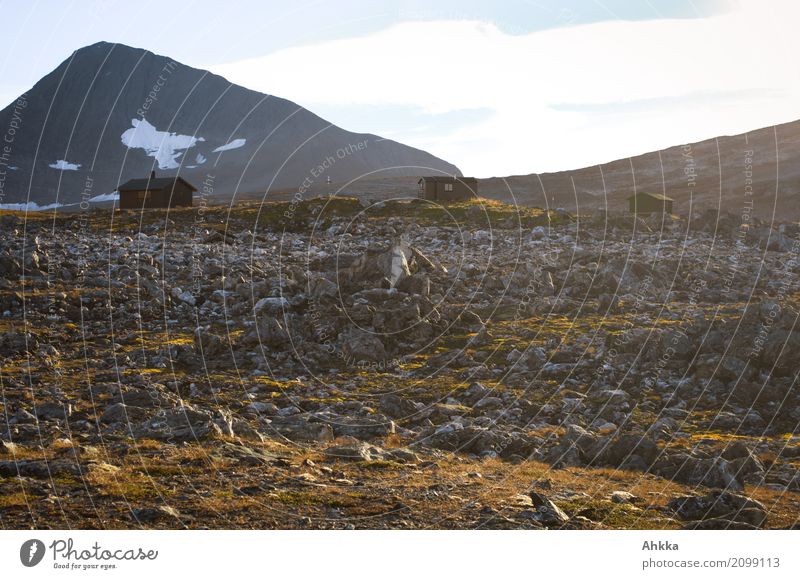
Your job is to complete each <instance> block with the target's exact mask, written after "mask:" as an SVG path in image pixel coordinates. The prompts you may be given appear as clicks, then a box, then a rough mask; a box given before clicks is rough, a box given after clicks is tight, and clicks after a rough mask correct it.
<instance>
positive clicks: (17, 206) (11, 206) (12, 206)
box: [0, 201, 64, 211]
mask: <svg viewBox="0 0 800 579" xmlns="http://www.w3.org/2000/svg"><path fill="white" fill-rule="evenodd" d="M59 207H64V205H62V204H61V203H50V204H49V205H39V204H38V203H36V201H29V202H28V203H0V209H7V210H8V211H46V210H48V209H58V208H59Z"/></svg>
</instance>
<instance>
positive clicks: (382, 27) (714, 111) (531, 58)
mask: <svg viewBox="0 0 800 579" xmlns="http://www.w3.org/2000/svg"><path fill="white" fill-rule="evenodd" d="M797 4H800V3H797V2H790V1H789V0H786V1H782V0H761V1H758V0H740V1H735V0H731V1H723V0H707V1H706V0H641V1H639V0H637V1H632V0H566V1H564V0H561V1H557V2H556V1H550V0H527V1H524V0H509V1H506V2H488V1H477V0H471V1H469V0H468V1H463V0H460V1H456V0H452V1H439V2H435V1H423V0H406V1H401V0H386V1H382V2H381V1H372V2H368V1H348V0H338V1H335V2H334V1H315V2H302V1H300V2H298V1H294V2H263V1H256V0H252V1H250V0H247V1H231V2H219V1H218V0H216V1H213V2H212V1H195V2H192V1H182V2H169V1H164V0H160V1H149V2H148V1H136V2H127V1H122V0H120V1H108V2H100V1H96V2H87V1H73V2H64V1H40V2H29V3H23V2H18V1H15V2H2V1H0V14H2V19H3V22H4V24H5V25H6V26H5V27H4V34H3V51H2V52H0V77H1V78H2V79H3V82H2V84H1V85H0V99H2V101H3V102H4V103H7V102H10V101H11V100H13V99H14V98H15V97H16V96H17V95H18V94H19V93H21V92H23V91H24V90H26V89H27V88H29V87H30V86H31V85H32V84H33V83H34V82H35V81H36V80H38V79H39V78H40V77H42V76H43V75H44V74H46V73H47V72H49V71H50V70H52V69H53V68H55V67H56V66H57V65H58V64H59V63H60V62H61V61H62V60H64V59H65V58H67V57H68V56H69V54H70V53H71V52H72V51H73V50H75V49H77V48H79V47H81V46H85V45H87V44H92V43H94V42H97V41H99V40H107V41H112V42H120V43H124V44H129V45H132V46H137V47H142V48H147V49H149V50H151V51H153V52H156V53H159V54H165V55H168V56H171V57H172V58H174V59H176V60H178V61H180V62H183V63H184V64H188V65H191V66H195V67H199V68H208V69H210V70H212V71H213V72H216V73H219V74H222V75H223V76H225V77H226V78H228V79H229V80H231V81H232V82H236V83H238V84H242V85H244V86H246V87H248V88H253V89H256V90H260V91H263V92H266V93H269V94H275V95H278V96H282V97H285V98H288V99H291V100H294V101H296V102H298V103H299V104H301V105H303V106H306V107H307V108H309V109H311V110H312V111H313V112H315V113H317V114H319V115H320V116H322V117H324V118H326V119H328V120H330V121H332V122H334V123H336V124H338V125H340V126H342V127H343V128H346V129H349V130H354V131H363V132H372V133H377V134H381V135H383V136H386V137H390V138H393V139H396V140H399V141H401V142H404V143H407V144H410V145H413V146H417V147H420V148H423V149H426V150H428V151H430V152H432V153H434V154H436V155H438V156H440V157H442V158H444V159H446V160H448V161H451V162H453V163H455V164H457V165H458V166H459V167H460V168H461V169H462V171H464V172H465V173H466V174H470V175H476V176H479V177H485V176H490V175H509V174H520V173H531V172H544V171H552V170H559V169H566V168H575V167H580V166H584V165H591V164H595V163H599V162H604V161H609V160H612V159H615V158H619V157H625V156H628V155H634V154H637V153H641V152H645V151H648V150H652V149H656V148H661V147H664V146H668V145H674V144H680V143H683V142H688V141H693V140H699V139H702V138H706V137H711V136H716V135H720V134H732V133H737V132H743V131H746V130H749V129H755V128H760V127H763V126H768V125H771V124H775V123H780V122H786V121H790V120H795V119H798V118H800V98H799V97H800V71H799V70H798V67H797V65H796V64H795V60H794V59H795V57H796V55H797V54H800V46H799V45H800V35H798V34H797V33H796V28H797V24H798V22H800V6H796V5H797Z"/></svg>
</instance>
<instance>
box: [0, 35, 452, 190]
mask: <svg viewBox="0 0 800 579" xmlns="http://www.w3.org/2000/svg"><path fill="white" fill-rule="evenodd" d="M321 90H332V89H331V88H330V87H325V88H323V87H321ZM6 128H7V129H8V130H7V131H6V133H5V134H6V135H7V136H9V135H10V138H11V140H12V142H11V143H10V144H8V147H9V148H10V150H9V149H5V150H4V149H3V148H2V146H0V173H2V172H3V171H5V174H4V175H2V174H0V177H4V178H5V180H4V181H3V180H0V192H2V195H0V202H3V203H13V202H28V201H33V202H36V203H38V204H39V205H45V204H49V203H54V202H59V203H63V204H66V203H76V202H79V201H81V200H85V199H88V198H92V197H97V196H103V195H108V194H109V193H111V192H112V191H113V190H114V189H115V188H116V187H117V185H118V184H120V183H123V182H125V181H127V180H128V179H131V178H136V177H145V176H147V175H149V174H150V172H151V171H152V170H155V171H156V173H157V174H158V176H165V177H166V176H173V175H177V174H178V173H180V175H181V176H182V177H184V178H185V179H187V180H188V181H189V182H191V183H193V184H194V185H195V186H196V187H198V189H201V190H204V191H201V192H203V193H204V194H225V195H231V194H234V193H237V192H240V191H241V192H253V191H262V192H263V191H266V190H268V189H275V188H284V189H285V188H298V189H301V188H302V189H307V188H308V187H307V185H309V184H318V183H324V182H325V181H327V179H328V177H330V179H331V181H332V182H335V183H341V182H347V181H349V180H351V179H355V178H358V177H361V176H364V175H382V176H387V177H401V176H412V175H429V174H442V173H446V174H459V175H460V174H461V173H460V171H459V170H458V168H457V167H455V166H454V165H452V164H450V163H447V162H445V161H443V160H441V159H439V158H437V157H434V156H433V155H431V154H429V153H426V152H425V151H421V150H419V149H415V148H412V147H409V146H406V145H403V144H400V143H397V142H395V141H392V140H389V139H383V138H381V137H378V136H376V135H371V134H358V133H352V132H348V131H346V130H344V129H341V128H339V127H337V126H335V125H333V124H331V123H329V122H328V121H325V120H324V119H322V118H320V117H318V116H317V115H315V114H314V113H312V112H310V111H308V110H306V109H304V108H303V107H301V106H299V105H297V104H295V103H293V102H291V101H288V100H286V99H282V98H280V97H276V96H272V95H265V94H262V93H259V92H255V91H252V90H248V89H246V88H243V87H241V86H238V85H234V84H231V83H230V82H228V81H227V80H225V79H224V78H222V77H220V76H217V75H214V74H211V73H209V72H207V71H204V70H198V69H195V68H191V67H189V66H185V65H183V64H180V63H178V62H175V61H173V60H172V59H170V58H168V57H165V56H158V55H155V54H153V53H151V52H148V51H146V50H142V49H138V48H131V47H129V46H125V45H121V44H111V43H107V42H100V43H98V44H93V45H91V46H88V47H85V48H82V49H80V50H77V51H76V52H75V53H73V54H72V56H70V58H68V59H67V60H65V61H64V62H63V63H61V65H59V66H58V68H56V69H55V70H54V71H53V72H51V73H50V74H48V75H47V76H45V77H44V78H42V79H41V80H40V81H39V82H37V83H36V85H35V86H34V87H33V88H32V89H30V90H29V91H28V92H27V93H26V94H25V95H22V96H21V97H20V98H19V99H18V100H17V101H15V102H13V103H11V104H10V105H9V106H8V107H6V108H5V109H4V110H3V111H2V112H0V132H2V131H3V130H4V129H6ZM304 184H305V185H304Z"/></svg>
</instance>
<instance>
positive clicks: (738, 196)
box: [479, 121, 800, 221]
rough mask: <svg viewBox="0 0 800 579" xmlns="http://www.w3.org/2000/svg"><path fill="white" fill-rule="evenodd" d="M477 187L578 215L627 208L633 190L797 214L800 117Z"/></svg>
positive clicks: (681, 203) (682, 209) (684, 206)
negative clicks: (665, 147) (726, 134)
mask: <svg viewBox="0 0 800 579" xmlns="http://www.w3.org/2000/svg"><path fill="white" fill-rule="evenodd" d="M479 190H480V193H481V195H484V196H488V197H494V198H498V199H501V200H507V201H508V200H511V199H512V198H513V199H516V201H517V202H519V203H522V204H525V205H537V206H542V207H544V206H550V207H564V208H566V209H568V210H571V211H576V212H578V213H591V212H593V211H597V210H600V209H608V210H611V211H615V210H616V211H618V210H626V209H627V202H626V199H627V197H628V196H630V195H632V194H633V192H634V191H637V192H639V191H650V192H654V193H662V194H666V195H668V196H669V197H672V198H673V199H675V204H674V209H673V210H674V212H675V213H677V214H683V215H688V214H689V212H690V211H691V212H695V211H702V210H705V209H714V210H721V211H726V212H729V213H733V214H738V215H740V216H741V217H742V219H747V215H756V216H758V217H760V218H762V219H767V220H771V219H772V218H773V215H774V218H775V219H776V220H779V221H786V220H789V219H793V220H797V219H800V121H794V122H791V123H786V124H782V125H776V126H774V127H766V128H762V129H758V130H755V131H751V132H748V133H743V134H741V135H734V136H722V137H717V138H712V139H707V140H704V141H700V142H697V143H691V144H685V145H677V146H673V147H670V148H667V149H663V150H660V151H652V152H649V153H645V154H643V155H638V156H636V157H631V158H628V159H619V160H616V161H612V162H610V163H604V164H601V165H594V166H591V167H585V168H582V169H575V170H570V171H560V172H557V173H541V174H531V175H515V176H512V177H504V178H501V177H495V178H491V179H481V181H480V184H479ZM512 192H513V196H512Z"/></svg>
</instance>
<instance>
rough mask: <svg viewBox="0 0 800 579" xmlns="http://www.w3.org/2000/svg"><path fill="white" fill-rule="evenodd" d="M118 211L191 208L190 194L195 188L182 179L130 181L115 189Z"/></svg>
mask: <svg viewBox="0 0 800 579" xmlns="http://www.w3.org/2000/svg"><path fill="white" fill-rule="evenodd" d="M117 191H119V208H120V209H157V208H163V209H166V208H169V207H191V206H192V193H194V192H195V191H197V188H196V187H195V186H194V185H192V184H191V183H189V182H188V181H186V180H185V179H184V178H182V177H156V172H155V171H153V172H152V173H151V174H150V177H149V178H147V179H131V180H130V181H128V182H127V183H125V184H123V185H120V186H119V187H117Z"/></svg>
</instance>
